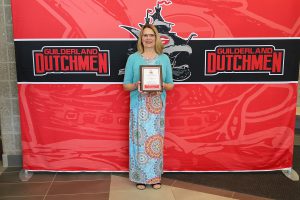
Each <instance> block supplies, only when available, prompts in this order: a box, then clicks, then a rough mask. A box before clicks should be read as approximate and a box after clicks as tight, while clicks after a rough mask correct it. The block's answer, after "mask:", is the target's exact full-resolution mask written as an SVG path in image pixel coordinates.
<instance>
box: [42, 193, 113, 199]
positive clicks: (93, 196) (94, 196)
mask: <svg viewBox="0 0 300 200" xmlns="http://www.w3.org/2000/svg"><path fill="white" fill-rule="evenodd" d="M62 199H63V200H108V199H109V193H99V194H74V195H72V194H71V195H47V196H46V198H45V200H62Z"/></svg>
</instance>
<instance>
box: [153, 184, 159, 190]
mask: <svg viewBox="0 0 300 200" xmlns="http://www.w3.org/2000/svg"><path fill="white" fill-rule="evenodd" d="M152 188H153V189H156V190H158V189H160V188H161V183H155V184H152Z"/></svg>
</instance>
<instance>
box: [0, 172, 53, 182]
mask: <svg viewBox="0 0 300 200" xmlns="http://www.w3.org/2000/svg"><path fill="white" fill-rule="evenodd" d="M54 176H55V173H50V172H39V173H37V172H35V173H34V174H33V176H32V178H31V179H29V180H28V181H27V182H51V181H52V180H53V178H54ZM20 182H22V181H21V180H20V178H19V172H5V173H3V174H2V175H1V176H0V183H20Z"/></svg>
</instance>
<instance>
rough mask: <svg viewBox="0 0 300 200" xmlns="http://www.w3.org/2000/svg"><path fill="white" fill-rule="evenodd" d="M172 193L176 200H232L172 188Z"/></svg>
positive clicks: (230, 199)
mask: <svg viewBox="0 0 300 200" xmlns="http://www.w3.org/2000/svg"><path fill="white" fill-rule="evenodd" d="M172 192H173V195H174V197H175V199H176V200H182V199H184V200H203V199H205V200H232V199H234V198H230V197H223V196H219V195H214V194H209V193H204V192H197V191H193V190H187V189H182V188H175V187H172Z"/></svg>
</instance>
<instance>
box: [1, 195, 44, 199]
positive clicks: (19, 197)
mask: <svg viewBox="0 0 300 200" xmlns="http://www.w3.org/2000/svg"><path fill="white" fill-rule="evenodd" d="M44 197H45V196H44V195H42V196H17V197H16V196H15V197H4V198H3V199H2V198H0V199H1V200H43V199H44Z"/></svg>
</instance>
